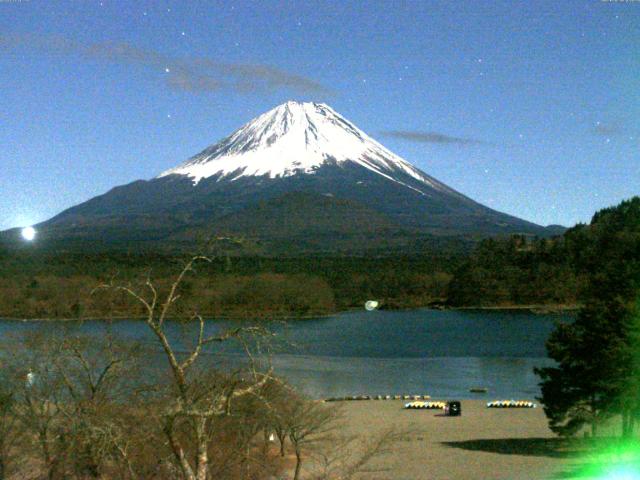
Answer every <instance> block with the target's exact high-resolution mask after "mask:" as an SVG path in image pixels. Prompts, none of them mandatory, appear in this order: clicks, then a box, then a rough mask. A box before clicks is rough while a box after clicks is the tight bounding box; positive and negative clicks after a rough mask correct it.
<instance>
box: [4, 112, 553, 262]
mask: <svg viewBox="0 0 640 480" xmlns="http://www.w3.org/2000/svg"><path fill="white" fill-rule="evenodd" d="M38 229H39V231H40V234H41V237H44V238H49V239H51V240H64V241H67V242H71V243H73V244H78V243H79V244H82V243H85V242H94V243H96V242H98V243H102V244H104V245H110V244H112V245H127V246H135V245H143V244H144V245H155V244H167V245H169V244H172V245H180V244H189V243H191V242H193V240H194V239H195V238H197V237H202V236H211V235H223V234H227V233H233V234H235V235H241V236H244V237H246V238H251V239H252V240H253V241H255V242H261V243H262V244H263V245H269V243H270V242H271V243H273V242H279V241H284V240H286V241H287V242H288V243H289V244H295V243H305V239H307V240H308V239H310V238H313V239H315V240H316V242H311V244H312V245H315V247H318V248H320V249H323V250H326V249H329V250H331V248H332V245H336V244H337V243H336V242H338V243H341V244H343V245H344V244H345V242H346V243H349V242H348V240H349V239H352V240H353V242H355V243H353V242H352V243H353V244H354V245H355V244H357V245H358V248H361V249H362V250H366V249H367V247H368V242H375V241H378V242H379V240H380V239H381V238H385V239H398V238H405V239H406V238H409V237H416V236H421V235H472V236H488V235H497V234H508V233H524V234H535V235H546V234H548V232H547V230H545V228H544V227H541V226H539V225H535V224H533V223H530V222H526V221H524V220H521V219H518V218H516V217H513V216H510V215H506V214H503V213H500V212H497V211H495V210H492V209H489V208H487V207H485V206H483V205H480V204H479V203H476V202H474V201H473V200H471V199H469V198H468V197H466V196H464V195H462V194H460V193H458V192H457V191H455V190H453V189H452V188H450V187H448V186H446V185H444V184H443V183H441V182H439V181H438V180H436V179H435V178H433V177H431V176H429V175H427V174H426V173H424V172H422V171H421V170H419V169H417V168H415V167H414V166H413V165H411V164H410V163H408V162H407V161H405V160H403V159H402V158H400V157H398V156H397V155H395V154H393V153H392V152H390V151H389V150H387V149H386V148H385V147H383V146H382V145H381V144H380V143H378V142H376V141H375V140H373V139H372V138H370V137H369V136H367V135H366V134H365V133H364V132H362V131H361V130H359V129H358V128H357V127H356V126H354V125H353V124H352V123H350V122H349V121H348V120H346V119H345V118H344V117H342V116H341V115H339V114H338V113H336V112H335V111H334V110H333V109H331V108H330V107H329V106H327V105H325V104H319V103H297V102H287V103H285V104H282V105H280V106H278V107H276V108H274V109H273V110H270V111H268V112H266V113H264V114H263V115H260V116H259V117H257V118H255V119H254V120H252V121H250V122H249V123H247V124H246V125H244V126H243V127H241V128H240V129H239V130H237V131H235V132H234V133H233V134H231V135H230V136H229V137H227V138H225V139H223V140H222V141H221V142H219V143H217V144H215V145H213V146H210V147H208V148H207V149H205V150H203V151H202V152H201V153H199V154H197V155H195V156H194V157H192V158H190V159H188V160H187V161H186V162H184V163H183V164H181V165H179V166H177V167H175V168H172V169H170V170H167V171H165V172H163V173H162V174H160V175H159V176H158V177H156V178H154V179H152V180H147V181H145V180H139V181H136V182H133V183H130V184H128V185H124V186H120V187H116V188H114V189H112V190H111V191H109V192H107V193H106V194H104V195H100V196H98V197H95V198H93V199H91V200H89V201H87V202H85V203H82V204H80V205H78V206H75V207H72V208H70V209H68V210H66V211H64V212H62V213H60V214H59V215H57V216H56V217H54V218H52V219H50V220H48V221H46V222H44V223H42V224H40V225H38ZM12 235H14V236H15V235H16V233H15V232H13V233H12ZM318 239H323V240H322V241H321V242H319V243H320V244H322V246H321V247H320V246H319V243H318V241H317V240H318ZM391 243H393V241H392V242H391ZM401 243H402V242H401ZM96 244H97V243H96ZM352 246H353V245H352ZM315 247H314V248H315Z"/></svg>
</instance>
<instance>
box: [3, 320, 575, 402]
mask: <svg viewBox="0 0 640 480" xmlns="http://www.w3.org/2000/svg"><path fill="white" fill-rule="evenodd" d="M557 320H565V321H568V320H570V317H568V316H553V315H533V314H530V313H524V312H481V311H473V312H459V311H457V312H456V311H433V310H412V311H401V312H385V311H373V312H365V311H362V312H349V313H344V314H339V315H335V316H332V317H327V318H321V319H315V320H299V321H292V322H288V323H286V324H283V323H281V322H278V323H274V324H272V325H271V328H272V329H273V330H274V331H276V332H277V333H278V334H279V335H278V337H279V338H281V339H283V340H284V341H285V342H283V344H282V345H281V346H280V347H279V349H278V350H277V351H276V353H275V354H274V357H273V363H274V366H275V367H276V372H277V373H278V374H280V375H282V376H284V377H286V378H287V379H289V381H290V382H291V383H293V384H294V385H296V386H298V387H299V388H301V389H303V390H304V391H305V392H307V393H308V394H309V395H312V396H314V397H329V396H344V395H357V394H370V395H377V394H380V395H385V394H390V395H392V394H429V395H431V396H432V397H434V398H445V397H456V398H516V397H517V398H527V399H532V398H533V397H535V396H536V395H538V393H539V389H538V386H537V383H538V378H537V377H536V376H535V375H534V373H533V367H534V366H545V365H549V364H550V363H551V362H550V360H549V359H547V358H545V348H544V343H545V341H546V339H547V337H548V335H549V333H550V332H551V330H552V329H553V323H554V321H557ZM229 325H234V326H237V323H234V322H229V321H224V322H223V321H211V322H209V324H208V326H207V329H208V333H209V334H211V333H214V332H215V331H219V330H222V329H224V328H226V327H228V326H229ZM74 327H75V328H78V329H80V330H81V331H83V332H84V333H86V334H89V335H96V336H102V335H104V334H105V333H106V331H107V329H110V330H111V331H112V332H113V333H115V334H116V335H118V336H122V337H124V338H128V339H132V340H137V341H142V342H144V343H145V344H148V345H150V346H154V347H155V343H153V339H152V337H151V335H150V334H149V332H148V330H147V327H146V326H145V325H144V324H143V323H141V322H139V321H118V322H114V323H113V324H111V326H109V325H108V324H107V323H105V322H100V321H89V322H84V323H82V324H81V325H80V326H77V325H74ZM67 328H70V325H69V324H68V323H67V324H65V325H63V324H62V322H59V323H57V322H48V323H41V322H27V323H23V322H10V321H4V322H0V336H4V335H7V334H11V333H17V332H20V331H25V330H33V329H39V330H44V331H45V332H46V333H50V334H52V335H53V334H59V333H62V332H64V331H65V329H67ZM167 328H168V330H170V334H171V335H170V336H171V338H172V339H173V341H174V342H177V343H176V345H178V344H179V342H185V347H186V345H188V344H189V341H188V340H186V339H187V338H189V336H190V335H189V334H190V333H194V328H195V325H187V326H185V325H184V324H177V323H170V324H167ZM237 353H238V350H237V348H236V349H234V348H229V347H227V348H226V351H225V352H224V353H223V355H225V356H226V358H228V359H229V360H230V361H231V362H232V363H235V362H234V360H232V358H236V359H237V358H238V357H237ZM203 358H204V361H205V362H214V361H219V360H220V357H219V356H217V355H205V356H204V357H203ZM214 359H217V360H214ZM158 361H162V359H161V357H158ZM471 387H486V388H488V389H489V392H488V393H487V394H472V393H470V392H469V388H471Z"/></svg>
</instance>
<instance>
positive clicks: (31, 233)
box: [22, 227, 36, 242]
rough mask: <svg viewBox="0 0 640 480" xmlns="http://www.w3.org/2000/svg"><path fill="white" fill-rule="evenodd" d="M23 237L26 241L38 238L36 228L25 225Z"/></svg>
mask: <svg viewBox="0 0 640 480" xmlns="http://www.w3.org/2000/svg"><path fill="white" fill-rule="evenodd" d="M22 238H24V239H25V240H26V241H28V242H31V241H32V240H33V239H34V238H36V229H35V228H33V227H25V228H23V229H22Z"/></svg>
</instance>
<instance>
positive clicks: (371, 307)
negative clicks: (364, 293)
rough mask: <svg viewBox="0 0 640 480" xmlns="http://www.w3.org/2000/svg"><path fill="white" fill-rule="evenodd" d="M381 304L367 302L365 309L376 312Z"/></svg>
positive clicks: (372, 301)
mask: <svg viewBox="0 0 640 480" xmlns="http://www.w3.org/2000/svg"><path fill="white" fill-rule="evenodd" d="M378 305H379V303H378V302H377V301H375V300H367V301H366V302H365V304H364V308H365V309H366V310H367V311H368V312H370V311H372V310H375V309H376V308H378Z"/></svg>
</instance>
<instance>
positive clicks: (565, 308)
mask: <svg viewBox="0 0 640 480" xmlns="http://www.w3.org/2000/svg"><path fill="white" fill-rule="evenodd" d="M579 309H580V305H551V304H549V305H484V306H462V307H453V306H446V305H443V306H436V305H425V306H417V307H415V306H412V307H406V308H404V307H399V308H385V307H384V305H383V306H382V308H379V309H378V310H380V311H382V312H402V311H407V310H427V311H440V312H442V311H485V312H492V311H494V312H508V311H517V312H525V311H528V312H530V313H533V314H536V315H549V314H561V313H569V312H575V311H577V310H579ZM361 310H363V309H361V308H357V307H351V308H347V309H344V310H336V311H334V312H329V313H319V314H313V315H270V316H266V315H265V314H264V313H263V314H260V313H256V314H255V315H243V316H233V315H229V316H225V315H215V316H209V315H207V314H204V315H203V316H204V317H205V319H207V320H222V321H225V320H226V321H249V320H259V321H267V322H268V321H287V320H292V321H303V320H313V319H320V318H328V317H332V316H336V315H341V314H345V313H351V312H358V311H361ZM212 317H214V318H212ZM145 319H146V317H144V316H137V317H136V316H122V317H100V316H95V317H82V318H58V317H49V318H28V317H12V316H6V317H5V316H2V314H0V320H2V321H11V322H93V321H105V322H109V321H114V322H116V321H122V320H139V321H144V320H145ZM168 320H171V321H177V320H178V318H177V317H173V318H168Z"/></svg>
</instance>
